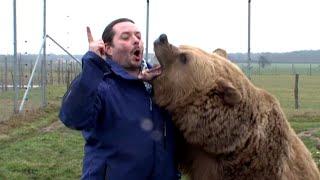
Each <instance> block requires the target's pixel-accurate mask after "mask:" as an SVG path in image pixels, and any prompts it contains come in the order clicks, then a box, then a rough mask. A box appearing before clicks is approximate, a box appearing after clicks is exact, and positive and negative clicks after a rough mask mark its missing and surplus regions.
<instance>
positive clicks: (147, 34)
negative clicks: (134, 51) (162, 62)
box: [145, 0, 149, 62]
mask: <svg viewBox="0 0 320 180" xmlns="http://www.w3.org/2000/svg"><path fill="white" fill-rule="evenodd" d="M146 28H147V29H146V55H145V59H146V61H147V62H148V59H149V58H148V48H149V46H148V45H149V0H147V26H146Z"/></svg>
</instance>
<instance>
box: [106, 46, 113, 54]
mask: <svg viewBox="0 0 320 180" xmlns="http://www.w3.org/2000/svg"><path fill="white" fill-rule="evenodd" d="M105 46H106V50H105V53H106V55H107V57H108V56H109V57H112V50H113V48H112V46H111V45H109V44H107V43H105Z"/></svg>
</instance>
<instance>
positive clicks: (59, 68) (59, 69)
mask: <svg viewBox="0 0 320 180" xmlns="http://www.w3.org/2000/svg"><path fill="white" fill-rule="evenodd" d="M60 71H61V60H60V59H58V84H60V78H61V77H60V75H61V72H60Z"/></svg>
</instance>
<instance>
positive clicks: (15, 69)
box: [13, 0, 19, 113]
mask: <svg viewBox="0 0 320 180" xmlns="http://www.w3.org/2000/svg"><path fill="white" fill-rule="evenodd" d="M13 58H14V59H13V76H14V78H13V89H14V92H15V95H14V103H13V111H14V112H15V113H17V112H18V98H19V89H18V71H17V66H18V65H17V62H18V56H17V10H16V0H13Z"/></svg>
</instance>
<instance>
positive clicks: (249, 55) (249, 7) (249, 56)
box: [248, 0, 251, 79]
mask: <svg viewBox="0 0 320 180" xmlns="http://www.w3.org/2000/svg"><path fill="white" fill-rule="evenodd" d="M250 15H251V0H248V78H249V79H251V52H250V33H251V32H250V31H251V29H250V28H251V27H250V19H251V17H250Z"/></svg>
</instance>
